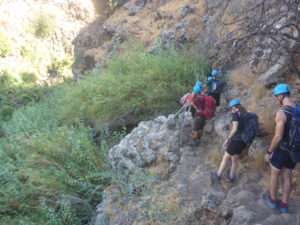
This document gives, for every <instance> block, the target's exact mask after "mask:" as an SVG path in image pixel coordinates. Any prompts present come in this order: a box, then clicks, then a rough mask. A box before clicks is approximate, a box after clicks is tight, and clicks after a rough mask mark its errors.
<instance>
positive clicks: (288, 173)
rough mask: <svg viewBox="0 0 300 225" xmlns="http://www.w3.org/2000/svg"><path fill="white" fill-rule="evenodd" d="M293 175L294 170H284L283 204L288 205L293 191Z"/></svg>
mask: <svg viewBox="0 0 300 225" xmlns="http://www.w3.org/2000/svg"><path fill="white" fill-rule="evenodd" d="M291 174H292V170H289V169H286V168H284V170H283V183H282V200H281V201H282V202H283V203H287V200H288V198H289V195H290V189H291Z"/></svg>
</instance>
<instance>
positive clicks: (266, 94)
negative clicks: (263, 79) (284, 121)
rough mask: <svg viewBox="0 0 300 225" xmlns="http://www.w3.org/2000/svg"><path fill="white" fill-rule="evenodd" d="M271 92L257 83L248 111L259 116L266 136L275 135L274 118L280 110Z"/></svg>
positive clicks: (249, 100) (253, 87) (251, 94)
mask: <svg viewBox="0 0 300 225" xmlns="http://www.w3.org/2000/svg"><path fill="white" fill-rule="evenodd" d="M271 92H272V90H267V89H266V88H265V87H264V86H263V85H262V84H261V83H255V84H254V85H253V86H252V89H251V93H250V95H249V98H248V104H247V110H248V111H250V112H254V113H256V114H257V115H258V117H259V123H260V128H261V131H262V132H263V133H265V134H273V133H274V129H275V122H274V118H275V114H276V111H277V109H278V103H277V102H276V99H275V98H274V97H273V96H272V93H271Z"/></svg>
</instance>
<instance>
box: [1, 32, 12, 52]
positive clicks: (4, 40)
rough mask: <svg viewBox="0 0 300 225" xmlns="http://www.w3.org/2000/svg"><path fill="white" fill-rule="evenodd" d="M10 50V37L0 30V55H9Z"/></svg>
mask: <svg viewBox="0 0 300 225" xmlns="http://www.w3.org/2000/svg"><path fill="white" fill-rule="evenodd" d="M11 50H12V42H11V39H10V38H9V37H8V36H7V35H5V34H4V33H2V32H0V56H1V57H5V56H7V55H9V53H10V52H11Z"/></svg>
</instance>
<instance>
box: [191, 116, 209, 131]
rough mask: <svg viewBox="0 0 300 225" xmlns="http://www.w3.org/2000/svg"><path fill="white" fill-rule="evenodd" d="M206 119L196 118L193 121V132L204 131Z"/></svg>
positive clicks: (202, 117)
mask: <svg viewBox="0 0 300 225" xmlns="http://www.w3.org/2000/svg"><path fill="white" fill-rule="evenodd" d="M205 121H206V118H205V117H204V116H196V117H195V118H194V121H193V130H194V131H198V130H202V129H203V128H204V125H205Z"/></svg>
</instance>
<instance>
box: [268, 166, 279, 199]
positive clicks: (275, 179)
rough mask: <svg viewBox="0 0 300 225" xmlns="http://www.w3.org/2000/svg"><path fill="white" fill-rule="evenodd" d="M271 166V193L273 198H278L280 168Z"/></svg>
mask: <svg viewBox="0 0 300 225" xmlns="http://www.w3.org/2000/svg"><path fill="white" fill-rule="evenodd" d="M270 167H271V176H270V193H271V198H272V199H274V200H276V198H277V191H278V183H279V175H280V170H278V169H275V168H274V167H273V166H270Z"/></svg>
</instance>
